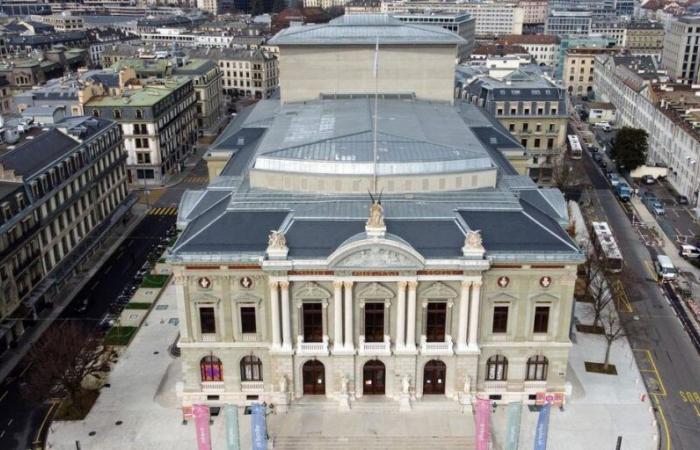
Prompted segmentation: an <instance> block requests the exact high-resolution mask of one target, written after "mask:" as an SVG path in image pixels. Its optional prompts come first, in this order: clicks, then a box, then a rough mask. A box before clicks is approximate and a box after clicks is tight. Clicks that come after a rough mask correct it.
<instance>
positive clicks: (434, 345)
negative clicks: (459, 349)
mask: <svg viewBox="0 0 700 450" xmlns="http://www.w3.org/2000/svg"><path fill="white" fill-rule="evenodd" d="M420 352H421V354H422V355H452V354H454V350H453V348H452V336H450V335H446V336H445V340H444V341H440V342H428V340H427V338H426V337H425V336H421V337H420Z"/></svg>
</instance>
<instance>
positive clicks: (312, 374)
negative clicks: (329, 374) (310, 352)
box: [302, 360, 326, 395]
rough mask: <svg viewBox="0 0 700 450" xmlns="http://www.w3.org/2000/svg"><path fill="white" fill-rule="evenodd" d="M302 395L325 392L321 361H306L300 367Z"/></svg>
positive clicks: (324, 374) (323, 393)
mask: <svg viewBox="0 0 700 450" xmlns="http://www.w3.org/2000/svg"><path fill="white" fill-rule="evenodd" d="M302 380H303V383H304V395H325V394H326V371H325V369H324V367H323V363H322V362H321V361H315V360H314V361H306V362H305V363H304V366H303V367H302Z"/></svg>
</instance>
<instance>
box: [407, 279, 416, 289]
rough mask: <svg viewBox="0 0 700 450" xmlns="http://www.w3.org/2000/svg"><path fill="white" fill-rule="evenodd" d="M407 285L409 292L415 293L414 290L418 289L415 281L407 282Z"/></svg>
mask: <svg viewBox="0 0 700 450" xmlns="http://www.w3.org/2000/svg"><path fill="white" fill-rule="evenodd" d="M407 283H408V289H409V290H412V291H415V290H416V288H417V287H418V282H417V281H415V280H411V281H408V282H407Z"/></svg>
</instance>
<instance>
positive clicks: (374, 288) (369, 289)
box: [357, 283, 394, 299]
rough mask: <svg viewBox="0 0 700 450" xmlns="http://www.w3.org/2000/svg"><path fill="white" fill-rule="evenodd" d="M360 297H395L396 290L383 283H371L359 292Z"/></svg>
mask: <svg viewBox="0 0 700 450" xmlns="http://www.w3.org/2000/svg"><path fill="white" fill-rule="evenodd" d="M357 297H358V298H380V299H387V298H394V292H393V291H392V290H391V289H389V288H388V287H386V286H384V285H383V284H381V283H370V284H369V285H367V286H365V287H364V288H362V289H361V290H360V291H359V292H358V293H357Z"/></svg>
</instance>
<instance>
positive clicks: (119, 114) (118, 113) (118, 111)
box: [114, 109, 122, 119]
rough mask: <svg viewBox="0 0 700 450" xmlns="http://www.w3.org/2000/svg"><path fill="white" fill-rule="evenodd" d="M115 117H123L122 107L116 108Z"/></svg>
mask: <svg viewBox="0 0 700 450" xmlns="http://www.w3.org/2000/svg"><path fill="white" fill-rule="evenodd" d="M114 118H115V119H121V118H122V110H121V109H115V110H114Z"/></svg>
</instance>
